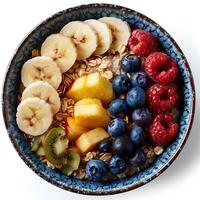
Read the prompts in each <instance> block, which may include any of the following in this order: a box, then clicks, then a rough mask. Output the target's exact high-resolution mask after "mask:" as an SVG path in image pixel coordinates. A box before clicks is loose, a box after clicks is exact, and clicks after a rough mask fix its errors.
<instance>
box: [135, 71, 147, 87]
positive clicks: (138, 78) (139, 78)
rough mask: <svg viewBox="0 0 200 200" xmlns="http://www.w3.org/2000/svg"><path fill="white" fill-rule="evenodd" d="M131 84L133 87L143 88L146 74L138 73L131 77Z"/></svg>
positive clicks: (145, 84)
mask: <svg viewBox="0 0 200 200" xmlns="http://www.w3.org/2000/svg"><path fill="white" fill-rule="evenodd" d="M131 84H132V86H133V87H135V86H139V87H142V88H145V87H146V86H147V75H146V73H144V72H142V71H139V72H136V73H134V74H133V75H132V76H131Z"/></svg>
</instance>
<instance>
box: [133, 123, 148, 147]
mask: <svg viewBox="0 0 200 200" xmlns="http://www.w3.org/2000/svg"><path fill="white" fill-rule="evenodd" d="M130 138H131V141H132V142H133V144H134V146H135V147H141V146H143V145H145V143H146V137H145V132H144V129H143V128H142V127H140V126H136V127H134V128H132V129H131V133H130Z"/></svg>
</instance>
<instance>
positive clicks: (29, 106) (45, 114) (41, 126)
mask: <svg viewBox="0 0 200 200" xmlns="http://www.w3.org/2000/svg"><path fill="white" fill-rule="evenodd" d="M16 117H17V124H18V127H19V129H21V130H22V131H23V132H25V133H26V134H28V135H32V136H38V135H42V134H43V133H44V132H45V131H47V129H48V128H49V127H50V125H51V123H52V120H53V113H52V111H51V107H50V105H49V104H48V103H46V102H45V101H44V100H42V99H39V98H36V97H35V98H28V99H25V100H24V101H22V102H21V103H20V104H19V105H18V107H17V114H16Z"/></svg>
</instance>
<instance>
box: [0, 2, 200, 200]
mask: <svg viewBox="0 0 200 200" xmlns="http://www.w3.org/2000/svg"><path fill="white" fill-rule="evenodd" d="M94 2H102V1H98V0H96V1H91V0H87V1H86V0H76V1H75V0H71V1H69V0H68V1H67V0H52V1H51V0H5V1H3V0H1V1H0V68H1V69H0V80H1V87H2V84H3V82H2V80H3V77H4V74H5V71H6V67H7V64H8V62H9V60H10V58H11V57H12V54H13V52H14V51H15V49H16V47H17V46H18V44H19V43H20V42H21V40H22V39H23V38H24V36H25V35H26V34H28V33H29V31H30V30H31V29H33V27H35V26H36V25H37V24H38V23H40V22H41V21H42V20H44V19H45V18H47V17H49V16H51V15H52V14H54V13H56V12H58V11H61V10H63V9H66V8H68V7H72V6H75V5H80V4H86V3H94ZM104 2H106V3H113V4H119V5H123V6H126V7H129V8H132V9H135V10H136V11H139V12H141V13H143V14H145V15H147V16H148V17H150V18H152V19H153V20H155V21H156V22H158V23H159V24H160V25H161V26H163V27H164V28H165V29H166V30H167V31H168V32H169V33H170V34H171V35H172V36H173V37H174V38H175V39H176V41H177V42H178V44H179V45H180V47H181V48H182V50H183V52H184V53H185V55H186V57H187V59H188V61H189V63H190V66H191V68H192V72H193V75H194V79H195V83H196V93H197V100H196V116H195V121H194V125H193V128H192V131H191V135H190V137H189V139H188V141H187V143H186V145H185V147H184V149H183V151H182V152H181V154H180V155H179V157H178V158H177V159H176V161H175V162H174V163H173V164H172V166H171V167H170V168H168V169H167V170H166V171H165V172H164V173H163V174H162V175H160V176H159V177H158V178H156V179H155V180H154V181H152V182H150V183H148V184H147V185H145V186H143V187H141V188H139V189H137V190H134V191H130V192H127V193H123V194H119V195H114V196H111V198H112V199H113V200H119V199H122V198H123V199H124V200H131V199H137V200H140V199H142V200H145V199H148V200H155V199H162V200H165V199H166V200H169V199H188V198H191V197H192V196H197V197H199V179H200V156H199V155H200V132H199V130H200V123H198V121H199V120H200V114H199V110H200V106H199V103H200V96H199V92H200V90H199V88H200V28H199V25H200V24H199V19H200V12H199V6H198V5H197V2H198V1H196V0H190V1H184V0H182V1H178V0H177V1H176V0H173V1H170V0H167V1H160V0H158V1H157V0H151V1H147V0H146V1H145V0H135V1H134V0H131V1H128V0H120V1H117V0H110V1H104ZM0 117H1V119H0V130H1V132H0V155H1V156H0V160H1V161H0V199H2V200H4V199H6V200H11V199H16V200H19V199H20V200H27V199H28V200H42V199H47V200H67V199H70V198H71V199H73V200H77V199H81V200H89V199H90V200H91V199H95V200H96V199H107V198H108V197H106V196H104V197H99V198H97V197H92V196H83V195H78V194H73V193H70V192H67V191H64V190H61V189H59V188H57V187H55V186H53V185H51V184H49V183H47V182H46V181H44V180H43V179H41V178H40V177H38V176H37V175H36V174H34V172H32V171H31V170H30V169H29V168H28V167H27V166H26V165H25V163H24V162H23V161H22V160H21V159H20V158H19V156H18V155H17V153H16V151H15V150H14V148H13V147H12V144H11V142H10V141H9V139H8V136H7V133H6V130H5V127H4V123H3V119H2V116H0Z"/></svg>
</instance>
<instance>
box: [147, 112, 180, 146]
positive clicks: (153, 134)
mask: <svg viewBox="0 0 200 200" xmlns="http://www.w3.org/2000/svg"><path fill="white" fill-rule="evenodd" d="M178 129H179V126H178V124H177V123H176V122H175V121H174V119H173V117H172V116H171V115H170V114H158V115H156V117H155V118H154V120H153V122H152V123H151V124H150V126H149V130H148V135H149V138H150V140H151V141H152V143H153V144H154V145H155V146H156V145H159V146H166V145H167V144H169V143H170V142H172V141H173V140H174V139H175V137H176V136H177V134H178Z"/></svg>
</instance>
